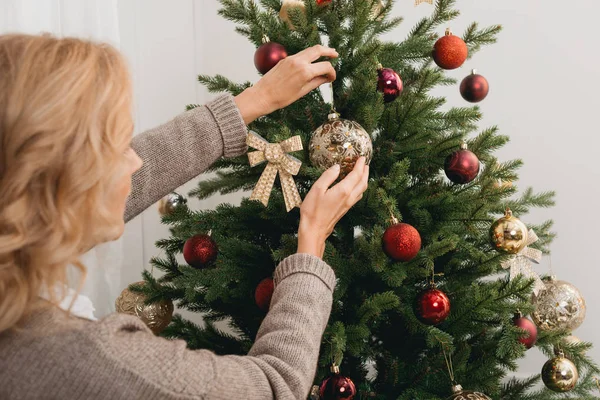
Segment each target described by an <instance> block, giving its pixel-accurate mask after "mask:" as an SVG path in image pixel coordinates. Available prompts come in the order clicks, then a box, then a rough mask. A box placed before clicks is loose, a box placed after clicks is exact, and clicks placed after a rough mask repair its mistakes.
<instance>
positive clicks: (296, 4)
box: [279, 0, 306, 31]
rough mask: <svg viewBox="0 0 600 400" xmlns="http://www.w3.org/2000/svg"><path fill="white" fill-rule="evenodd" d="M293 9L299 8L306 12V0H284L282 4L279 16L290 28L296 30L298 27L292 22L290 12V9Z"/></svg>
mask: <svg viewBox="0 0 600 400" xmlns="http://www.w3.org/2000/svg"><path fill="white" fill-rule="evenodd" d="M292 9H298V10H301V11H302V12H306V6H305V5H304V0H283V3H282V4H281V9H280V10H279V18H281V20H282V21H284V22H285V23H286V24H287V25H288V27H289V28H290V30H292V31H294V30H296V27H295V26H294V24H293V23H292V20H291V19H290V14H289V12H290V10H292Z"/></svg>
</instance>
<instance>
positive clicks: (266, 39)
mask: <svg viewBox="0 0 600 400" xmlns="http://www.w3.org/2000/svg"><path fill="white" fill-rule="evenodd" d="M270 41H271V39H269V37H268V36H267V35H263V36H262V42H263V44H264V43H269V42H270Z"/></svg>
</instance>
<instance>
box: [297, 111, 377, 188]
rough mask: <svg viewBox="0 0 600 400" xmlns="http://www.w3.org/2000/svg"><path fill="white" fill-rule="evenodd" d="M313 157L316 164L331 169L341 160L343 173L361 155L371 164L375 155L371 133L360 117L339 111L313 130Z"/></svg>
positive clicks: (347, 171)
mask: <svg viewBox="0 0 600 400" xmlns="http://www.w3.org/2000/svg"><path fill="white" fill-rule="evenodd" d="M308 151H309V154H310V161H311V163H312V165H314V166H315V167H320V168H324V169H327V168H329V167H332V166H333V165H335V164H340V166H341V172H340V176H341V177H344V176H346V175H348V174H349V173H350V171H352V169H353V168H354V164H356V161H357V160H358V158H359V157H361V156H364V157H365V158H366V163H367V164H369V163H370V162H371V159H372V158H373V143H372V142H371V136H369V134H368V133H367V131H365V130H364V128H363V127H362V126H360V124H359V123H358V122H356V121H351V120H348V119H343V118H340V115H339V114H338V113H336V112H333V113H331V114H329V119H328V121H327V122H325V123H324V124H323V125H321V126H320V127H318V128H317V129H316V130H315V131H314V132H313V134H312V138H311V139H310V144H309V145H308Z"/></svg>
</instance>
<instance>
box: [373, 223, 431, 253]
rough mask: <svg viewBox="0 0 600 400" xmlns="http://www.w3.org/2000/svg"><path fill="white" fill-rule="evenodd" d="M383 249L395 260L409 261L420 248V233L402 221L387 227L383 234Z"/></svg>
mask: <svg viewBox="0 0 600 400" xmlns="http://www.w3.org/2000/svg"><path fill="white" fill-rule="evenodd" d="M382 243H383V251H384V252H385V254H387V255H388V257H390V258H391V259H393V260H395V261H404V262H406V261H410V260H412V259H413V258H415V257H416V256H417V254H418V253H419V250H421V235H419V231H417V230H416V229H415V228H414V227H413V226H412V225H409V224H405V223H403V222H401V223H398V224H393V225H391V226H390V227H388V228H387V229H386V230H385V232H384V234H383V239H382Z"/></svg>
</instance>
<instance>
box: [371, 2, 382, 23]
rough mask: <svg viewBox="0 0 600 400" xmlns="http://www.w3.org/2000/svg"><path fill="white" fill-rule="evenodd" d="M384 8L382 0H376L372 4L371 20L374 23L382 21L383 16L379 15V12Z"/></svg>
mask: <svg viewBox="0 0 600 400" xmlns="http://www.w3.org/2000/svg"><path fill="white" fill-rule="evenodd" d="M384 7H385V3H384V2H383V0H376V1H375V2H374V3H373V9H371V18H373V19H375V20H376V21H381V20H382V19H383V15H380V13H381V10H383V8H384Z"/></svg>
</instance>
